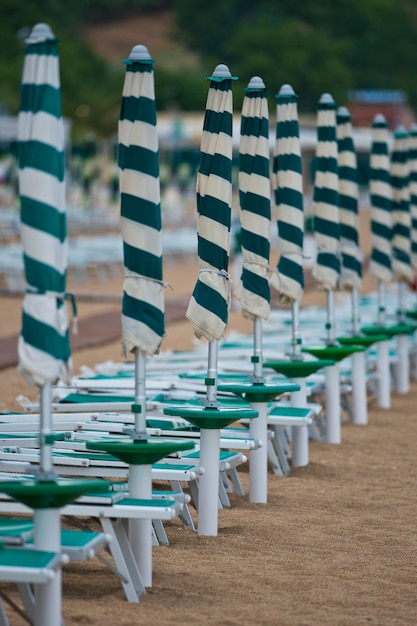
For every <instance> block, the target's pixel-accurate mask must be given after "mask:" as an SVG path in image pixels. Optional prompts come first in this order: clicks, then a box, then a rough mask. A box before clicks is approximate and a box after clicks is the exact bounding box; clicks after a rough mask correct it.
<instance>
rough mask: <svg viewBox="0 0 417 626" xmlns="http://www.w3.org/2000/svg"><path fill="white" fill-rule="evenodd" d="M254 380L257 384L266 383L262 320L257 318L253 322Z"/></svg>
mask: <svg viewBox="0 0 417 626" xmlns="http://www.w3.org/2000/svg"><path fill="white" fill-rule="evenodd" d="M252 363H253V380H254V382H256V383H261V382H263V381H264V376H263V355H262V318H260V317H255V319H254V321H253V356H252Z"/></svg>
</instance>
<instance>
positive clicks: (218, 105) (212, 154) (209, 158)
mask: <svg viewBox="0 0 417 626" xmlns="http://www.w3.org/2000/svg"><path fill="white" fill-rule="evenodd" d="M233 79H234V77H232V75H231V73H230V71H229V69H228V67H227V66H225V65H223V64H220V65H218V66H217V67H216V68H215V70H214V72H213V75H212V76H210V77H209V80H210V87H209V91H208V95H207V104H206V111H205V116H204V123H203V133H202V137H201V147H200V166H199V170H198V174H197V235H198V259H199V273H198V279H197V283H196V285H195V288H194V291H193V294H192V296H191V299H190V302H189V305H188V308H187V313H186V316H187V318H188V319H189V320H191V322H192V324H193V329H194V333H195V335H196V336H197V337H205V338H206V339H207V340H208V341H218V340H219V339H221V338H222V337H223V334H224V331H225V330H226V327H227V323H228V307H229V293H230V280H229V274H228V267H229V249H230V225H231V205H232V128H233V109H232V80H233Z"/></svg>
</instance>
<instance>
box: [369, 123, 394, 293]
mask: <svg viewBox="0 0 417 626" xmlns="http://www.w3.org/2000/svg"><path fill="white" fill-rule="evenodd" d="M369 165H370V174H369V196H370V202H371V258H370V263H369V272H370V274H371V276H372V277H373V278H374V279H375V280H376V281H377V282H379V283H385V284H387V283H390V282H391V281H392V266H391V227H392V216H391V205H392V188H391V177H390V157H389V137H388V125H387V122H386V119H385V118H384V116H383V115H381V114H378V115H376V116H375V118H374V120H373V122H372V145H371V156H370V164H369Z"/></svg>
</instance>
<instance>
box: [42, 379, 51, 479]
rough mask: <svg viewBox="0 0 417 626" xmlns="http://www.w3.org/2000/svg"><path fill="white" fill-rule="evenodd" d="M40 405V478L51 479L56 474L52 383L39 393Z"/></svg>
mask: <svg viewBox="0 0 417 626" xmlns="http://www.w3.org/2000/svg"><path fill="white" fill-rule="evenodd" d="M39 404H40V428H39V432H40V443H39V447H40V461H39V470H40V476H41V477H42V476H43V477H45V478H51V476H52V475H53V474H54V469H53V460H52V442H51V437H52V411H51V382H50V381H47V382H45V383H44V384H43V385H42V387H41V389H40V392H39Z"/></svg>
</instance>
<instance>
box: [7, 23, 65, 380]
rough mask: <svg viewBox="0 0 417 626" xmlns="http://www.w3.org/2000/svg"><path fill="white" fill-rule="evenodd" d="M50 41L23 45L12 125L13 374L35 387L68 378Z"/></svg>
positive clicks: (38, 37) (56, 89) (34, 39)
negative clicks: (18, 252)
mask: <svg viewBox="0 0 417 626" xmlns="http://www.w3.org/2000/svg"><path fill="white" fill-rule="evenodd" d="M57 42H58V40H57V39H56V37H55V36H54V34H53V33H52V31H51V29H50V27H49V26H48V25H47V24H37V25H36V26H35V27H34V28H33V29H32V32H31V34H30V36H29V38H28V39H27V40H26V43H27V48H26V52H25V59H24V65H23V73H22V79H21V87H20V111H19V121H18V155H19V194H20V204H21V237H22V246H23V258H24V267H25V276H26V283H27V292H26V295H25V297H24V301H23V316H22V332H21V335H20V337H19V343H18V354H19V370H20V372H21V373H22V374H23V376H24V377H25V378H26V379H27V380H28V381H29V382H30V383H31V384H36V385H38V386H40V387H42V386H44V385H45V384H46V383H48V384H50V383H52V384H53V383H56V382H57V381H58V379H60V378H61V379H62V380H64V381H65V382H68V383H69V382H70V380H71V368H72V363H71V354H70V342H69V332H68V315H67V306H66V303H65V297H66V293H65V290H66V274H67V229H66V206H65V181H64V175H65V166H64V126H63V120H62V109H61V90H60V76H59V59H58V47H57Z"/></svg>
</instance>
